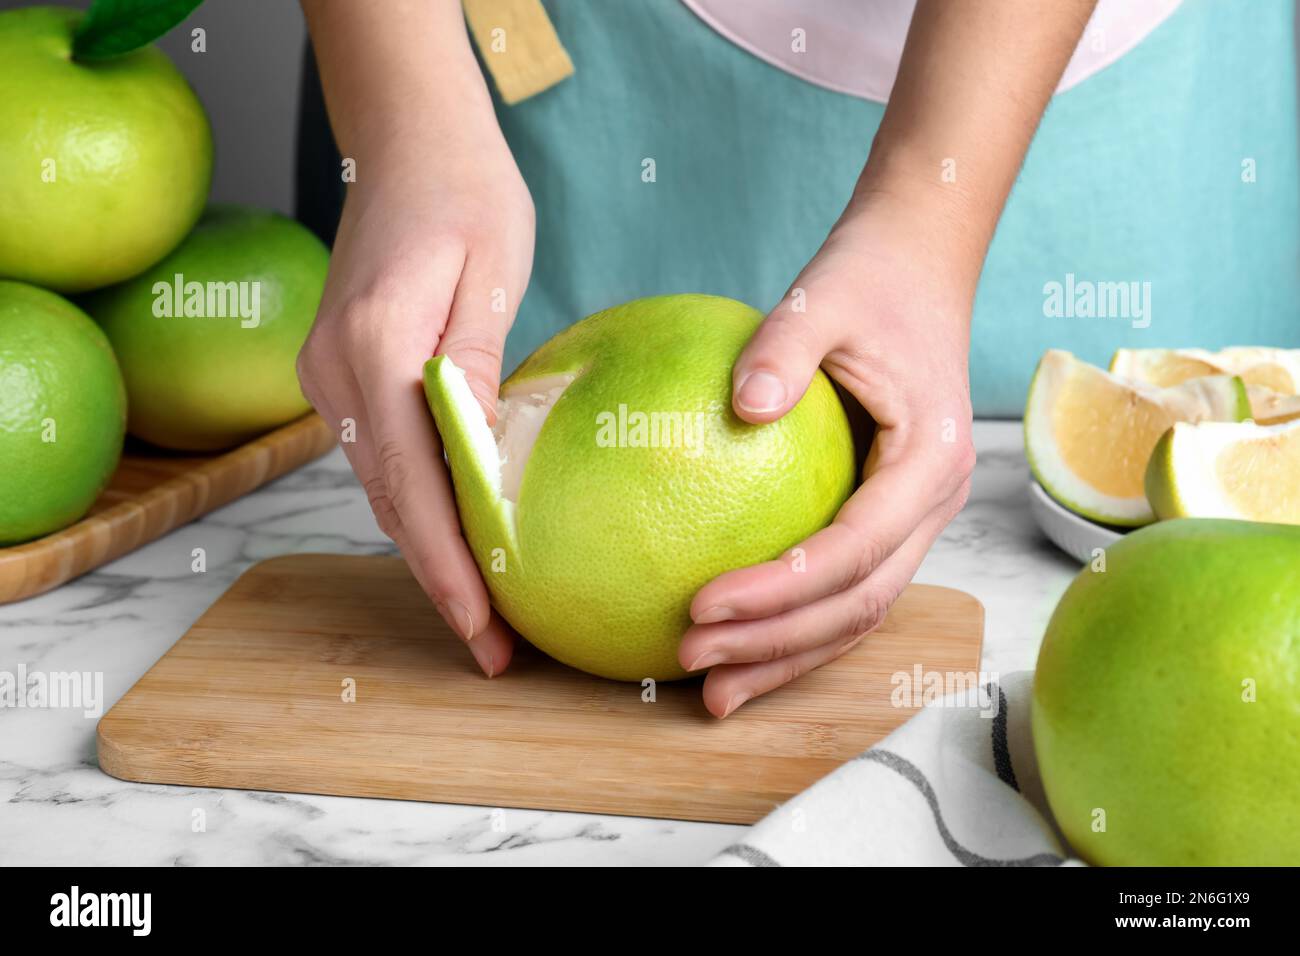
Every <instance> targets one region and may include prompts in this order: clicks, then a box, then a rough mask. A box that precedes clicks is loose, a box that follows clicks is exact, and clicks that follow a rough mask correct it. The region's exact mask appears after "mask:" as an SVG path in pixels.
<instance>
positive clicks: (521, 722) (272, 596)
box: [98, 554, 984, 823]
mask: <svg viewBox="0 0 1300 956" xmlns="http://www.w3.org/2000/svg"><path fill="white" fill-rule="evenodd" d="M983 626H984V609H983V607H981V605H980V603H979V602H978V601H976V600H975V599H974V598H973V597H971V596H970V595H968V594H965V593H963V592H961V591H954V590H951V589H949V588H940V587H933V586H929V585H917V584H914V585H912V586H911V587H909V588H908V589H907V590H906V592H905V593H904V594H903V596H902V598H901V599H900V600H899V601H898V603H897V604H896V605H895V606H894V608H893V610H892V611H891V612H890V615H889V620H888V621H887V622H886V623H885V625H884V626H883V627H882V628H881V629H880V630H879V631H878V632H877V633H875V634H873V635H872V636H871V637H869V638H868V639H867V640H865V641H863V642H862V644H860V645H859V646H858V647H857V648H855V649H854V650H853V651H851V652H849V653H848V654H846V655H845V656H844V657H842V658H840V659H839V660H837V661H835V662H834V663H832V664H830V665H828V666H826V667H823V668H821V669H820V670H817V671H815V672H813V673H811V674H808V675H805V676H804V677H802V678H800V679H799V680H797V681H796V682H794V683H793V684H791V685H789V686H787V687H785V688H783V689H781V690H779V691H777V692H775V693H772V694H769V695H767V696H765V697H762V698H760V699H758V700H756V701H752V702H751V703H749V704H747V705H746V706H744V707H743V708H741V709H740V710H739V711H737V712H736V713H735V714H734V715H732V716H731V717H729V718H728V719H727V720H724V721H719V720H716V719H714V718H713V717H711V716H709V715H708V714H707V712H706V711H705V710H704V707H703V704H702V703H701V701H700V680H699V679H695V680H688V681H682V682H678V683H669V684H660V685H659V686H658V687H657V689H656V698H657V699H656V701H655V702H653V703H646V702H643V700H642V688H641V687H640V686H639V685H637V684H625V683H617V682H614V681H607V680H602V679H600V678H596V677H591V676H589V675H586V674H583V673H580V672H579V671H575V670H572V669H570V668H567V667H565V666H563V665H561V664H557V663H555V662H554V661H552V660H550V659H549V658H546V657H544V656H543V655H541V654H540V653H539V652H537V651H535V650H533V649H532V648H531V647H528V646H521V647H520V648H519V650H518V651H517V653H516V657H515V660H514V662H513V663H512V665H511V666H510V668H509V669H508V670H507V671H506V672H505V673H504V674H503V675H501V676H500V677H497V678H495V679H494V680H487V679H486V678H484V677H483V676H482V674H480V672H479V671H478V668H477V667H476V666H475V664H474V662H473V660H472V659H471V658H470V655H469V653H468V652H467V651H466V650H465V648H464V647H462V646H461V642H460V640H459V639H458V638H456V637H455V636H453V635H452V634H451V632H450V631H449V630H448V629H447V628H446V627H445V625H443V623H442V621H441V619H440V618H439V617H438V615H437V614H436V613H435V612H434V610H433V608H432V607H431V606H430V605H429V602H428V599H427V598H426V597H425V596H424V595H423V594H422V593H421V592H420V589H419V588H418V586H417V585H416V584H415V582H414V581H413V580H412V579H411V576H410V573H409V572H408V571H407V569H406V566H405V565H404V564H402V562H401V561H400V560H398V559H396V558H387V557H363V556H342V555H310V554H304V555H291V556H288V557H282V558H273V559H271V560H268V561H263V562H261V563H260V564H257V565H255V566H254V567H252V568H251V569H249V570H248V571H247V572H246V573H245V574H244V575H243V576H242V577H241V578H239V580H238V581H236V582H235V583H234V584H233V585H232V586H231V588H230V590H229V591H228V592H227V593H226V594H225V595H223V596H222V597H221V598H220V599H219V600H218V601H217V603H216V604H214V605H213V606H212V607H211V608H210V609H209V610H208V611H207V612H206V613H205V614H204V615H203V617H202V618H200V619H199V621H198V622H197V623H196V624H195V625H194V626H193V627H192V628H191V629H190V630H189V632H188V633H187V634H185V636H184V637H182V638H181V639H180V641H179V642H178V643H177V644H176V645H175V646H174V647H173V648H172V649H171V650H170V651H168V652H167V654H165V655H164V656H163V658H162V659H161V660H160V661H158V663H157V664H155V665H154V666H153V668H152V669H151V670H150V671H149V672H148V673H147V674H145V676H144V677H142V678H141V679H140V681H139V682H138V683H137V684H136V685H135V686H134V687H133V688H131V690H129V691H128V692H127V693H126V695H125V696H124V697H123V698H122V699H121V700H120V701H119V702H118V703H117V705H116V706H114V707H113V709H112V710H110V711H109V712H108V714H106V715H105V716H104V718H103V719H102V720H101V721H100V723H99V734H98V743H99V764H100V767H102V768H103V769H104V771H105V772H107V773H109V774H111V775H113V776H114V777H119V778H121V779H123V780H137V781H142V782H150V783H174V784H184V785H188V786H201V787H235V788H242V789H254V790H277V791H291V792H300V793H324V794H339V795H345V796H363V797H392V798H397V799H405V800H430V801H438V802H446V803H469V804H478V805H485V806H492V807H533V808H541V809H549V810H578V811H588V812H592V813H612V814H625V815H633V816H650V817H672V818H679V819H685V820H712V821H719V822H727V823H750V822H753V821H755V820H757V819H759V818H760V817H762V816H764V815H765V814H766V813H767V812H768V811H770V810H771V809H772V808H773V807H775V806H777V805H778V804H780V803H781V802H783V801H784V800H786V799H787V798H788V797H790V796H791V795H793V794H795V793H797V792H799V791H800V790H802V789H804V788H805V787H807V786H808V785H809V784H811V783H813V782H814V781H815V780H817V779H818V778H819V777H821V776H823V775H825V774H826V773H828V772H830V771H831V770H833V769H834V768H835V767H837V766H839V765H840V764H841V763H843V762H844V761H846V760H848V759H849V758H851V757H853V756H854V755H856V754H858V753H860V752H861V751H862V750H864V749H865V748H866V747H868V746H869V745H870V744H872V743H874V742H875V741H877V740H879V739H880V738H881V737H883V736H885V735H886V734H888V733H889V732H890V731H891V730H892V729H894V728H895V727H897V726H898V725H899V724H901V723H902V722H903V721H904V720H905V719H907V717H909V716H910V715H911V713H912V710H911V709H905V708H896V707H893V706H892V705H891V703H890V692H891V690H892V689H893V687H892V686H891V682H890V677H891V675H893V674H895V673H897V672H899V671H904V672H906V673H907V674H908V675H909V676H910V675H912V674H913V673H914V668H915V667H917V666H918V665H919V666H920V667H921V668H922V670H923V671H943V672H948V671H960V672H963V673H965V672H970V671H975V670H977V669H978V667H979V653H980V640H981V636H982V633H983ZM348 687H355V701H354V702H350V703H349V702H346V701H345V700H344V696H345V690H346V689H347V688H348Z"/></svg>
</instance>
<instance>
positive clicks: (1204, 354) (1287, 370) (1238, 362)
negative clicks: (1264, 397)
mask: <svg viewBox="0 0 1300 956" xmlns="http://www.w3.org/2000/svg"><path fill="white" fill-rule="evenodd" d="M1110 371H1111V374H1113V375H1118V376H1120V377H1121V378H1127V379H1130V380H1132V381H1135V382H1142V383H1144V384H1147V385H1158V386H1160V387H1161V388H1168V387H1169V386H1171V385H1178V384H1180V383H1182V382H1185V381H1187V380H1188V379H1192V378H1201V377H1204V376H1206V375H1239V376H1241V380H1242V381H1243V382H1245V383H1246V384H1247V385H1261V386H1264V387H1266V388H1269V389H1272V390H1273V391H1275V392H1278V393H1280V394H1282V395H1295V394H1296V393H1297V392H1300V349H1275V348H1267V347H1264V346H1255V345H1238V346H1233V347H1231V348H1226V349H1221V350H1220V351H1218V352H1210V351H1207V350H1206V349H1119V350H1117V351H1116V352H1115V354H1114V356H1113V357H1112V358H1111V360H1110Z"/></svg>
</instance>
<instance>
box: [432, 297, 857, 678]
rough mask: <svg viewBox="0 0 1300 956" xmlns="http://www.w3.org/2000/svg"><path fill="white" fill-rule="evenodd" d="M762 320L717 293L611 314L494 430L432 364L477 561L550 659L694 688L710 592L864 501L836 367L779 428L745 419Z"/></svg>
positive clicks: (499, 602)
mask: <svg viewBox="0 0 1300 956" xmlns="http://www.w3.org/2000/svg"><path fill="white" fill-rule="evenodd" d="M761 320H762V315H761V314H760V313H759V312H757V311H756V310H754V309H752V308H750V307H749V306H746V305H743V304H741V303H739V302H735V301H732V300H730V299H724V298H718V297H714V296H704V295H674V296H662V297H657V298H650V299H640V300H638V301H635V302H630V303H627V304H626V305H622V306H618V307H616V308H612V309H608V310H606V311H604V312H599V313H597V314H595V315H593V316H590V317H589V318H587V319H585V320H583V321H582V322H579V323H578V324H576V325H574V326H573V327H572V328H570V329H568V330H567V331H565V332H562V333H561V334H560V335H558V336H556V337H555V338H554V339H552V340H551V341H550V342H548V343H547V344H545V345H544V346H542V347H541V348H540V349H539V350H538V351H537V352H535V353H534V354H533V355H532V356H531V357H529V358H528V359H527V360H526V361H525V362H524V363H523V364H522V365H521V366H520V367H519V369H518V370H517V371H516V372H515V373H514V374H513V375H511V376H510V378H509V379H507V380H506V382H505V383H504V384H503V385H502V388H501V403H500V406H499V409H498V414H499V418H498V423H497V427H496V429H495V432H496V434H495V435H494V433H493V430H490V429H489V428H488V426H487V422H486V419H485V417H484V415H483V411H482V408H481V407H480V406H479V404H478V402H477V400H476V399H475V398H474V396H473V394H472V393H471V392H470V389H469V386H468V384H467V383H466V381H465V378H464V375H463V374H461V372H460V370H459V369H457V368H456V367H455V366H454V365H453V364H452V362H451V361H450V360H449V359H447V358H446V357H443V356H439V357H437V358H434V359H432V360H431V361H430V362H429V363H428V364H427V365H426V366H425V391H426V393H427V395H428V399H429V405H430V407H431V409H432V410H433V414H434V418H435V419H436V420H437V424H438V429H439V431H440V432H441V434H442V437H443V441H444V444H445V447H446V451H447V457H448V460H449V462H450V464H451V472H452V478H453V481H454V483H455V488H456V497H457V502H458V505H459V509H460V515H461V522H462V524H463V526H464V531H465V535H466V538H467V539H468V541H469V544H470V548H471V550H472V551H473V552H474V555H475V558H476V559H477V561H478V564H479V568H480V570H481V571H482V572H483V577H484V579H485V580H486V581H487V584H488V587H489V589H490V591H491V593H492V597H493V601H494V604H495V606H496V607H497V609H498V610H499V611H500V613H501V614H502V615H503V616H504V617H505V618H506V620H508V621H509V622H510V624H511V625H512V626H513V627H514V628H515V629H516V630H518V631H519V632H520V633H521V634H522V635H523V636H524V637H526V638H527V639H528V640H529V641H531V642H532V643H533V644H535V645H536V646H537V647H539V648H540V649H541V650H543V651H545V652H546V653H548V654H550V655H551V656H553V657H555V658H557V659H558V660H560V661H563V662H564V663H566V664H569V665H571V666H573V667H577V668H580V669H581V670H584V671H588V672H590V673H593V674H598V675H601V676H604V677H610V678H615V679H618V680H642V679H644V678H653V679H656V680H669V679H674V678H679V677H683V676H685V674H686V672H685V671H684V670H683V669H682V667H681V665H680V663H679V662H678V660H677V647H678V644H679V642H680V640H681V637H682V634H683V633H684V632H685V631H686V629H687V628H688V627H689V626H690V617H689V607H690V602H691V599H692V598H693V597H694V595H695V593H696V592H697V591H698V590H699V589H700V588H701V587H702V586H703V585H704V584H706V583H707V582H708V581H710V580H712V579H713V578H715V577H717V576H718V575H719V574H722V573H723V572H725V571H729V570H732V569H734V568H738V567H742V566H746V565H751V564H757V563H759V562H762V561H768V560H771V559H774V558H777V557H779V556H780V555H781V554H782V553H783V552H784V551H785V550H786V549H788V548H790V547H792V546H794V545H796V544H798V543H799V542H800V541H802V540H803V539H804V538H806V537H808V536H809V535H811V534H813V533H814V532H816V531H818V530H819V529H821V528H823V527H825V526H826V525H827V524H828V523H829V522H830V521H831V519H832V518H833V517H834V516H835V513H836V512H837V511H838V510H839V508H840V506H841V505H842V504H843V503H844V501H845V499H846V498H847V497H848V496H849V494H850V493H851V492H852V490H853V486H854V480H855V473H854V455H853V440H852V437H851V436H850V432H849V423H848V418H847V415H846V414H845V411H844V407H843V406H842V405H841V404H840V401H839V398H838V397H837V396H836V394H835V391H834V388H833V387H832V386H831V383H830V381H829V379H827V378H826V376H825V375H824V374H822V373H821V372H818V373H817V375H816V377H815V378H814V380H813V382H812V385H811V386H810V387H809V388H808V391H807V392H806V394H805V395H804V396H803V398H802V399H801V400H800V402H799V404H798V405H797V406H796V407H795V408H794V409H793V410H791V412H790V413H789V414H787V415H785V416H784V417H783V418H781V419H780V420H779V421H776V422H773V423H771V424H766V425H752V424H748V423H746V422H744V421H743V420H741V419H740V418H739V417H738V416H737V415H736V414H735V413H734V411H733V410H732V406H731V388H732V379H731V369H732V365H733V364H734V363H735V361H736V359H737V357H739V355H740V353H741V350H742V349H743V348H744V347H745V344H746V343H747V342H748V341H749V339H750V337H751V336H752V335H753V333H754V330H755V329H756V328H757V327H758V325H759V322H760V321H761Z"/></svg>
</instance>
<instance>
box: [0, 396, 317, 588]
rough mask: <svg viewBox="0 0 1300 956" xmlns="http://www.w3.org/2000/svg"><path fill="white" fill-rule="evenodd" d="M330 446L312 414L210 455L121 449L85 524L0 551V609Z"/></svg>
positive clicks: (121, 552) (190, 518)
mask: <svg viewBox="0 0 1300 956" xmlns="http://www.w3.org/2000/svg"><path fill="white" fill-rule="evenodd" d="M333 445H334V434H333V433H332V432H331V431H330V428H329V426H328V425H326V424H325V422H324V421H323V420H322V419H321V417H320V416H319V415H317V414H315V413H314V412H312V413H309V414H307V415H305V416H303V417H302V418H300V419H298V420H297V421H294V422H290V423H289V424H288V425H285V426H283V427H281V428H277V429H275V431H272V432H268V433H267V434H265V435H263V436H262V437H260V438H256V439H254V440H253V441H251V442H248V443H247V444H244V445H240V446H239V447H238V448H233V449H231V450H230V451H226V452H220V453H218V454H213V455H184V454H174V453H169V452H166V451H163V450H162V449H157V448H149V447H147V446H143V445H138V444H135V443H128V445H127V449H126V451H125V452H123V454H122V460H121V462H120V463H119V464H118V466H117V471H115V472H114V473H113V477H112V479H111V480H110V481H109V484H108V487H107V488H105V489H104V492H103V494H101V495H100V496H99V498H98V499H97V500H96V501H95V503H94V505H92V506H91V509H90V511H89V512H88V513H87V514H86V516H85V517H84V518H82V519H81V520H80V521H78V522H77V523H76V524H73V525H69V526H68V527H66V528H64V529H63V530H62V531H57V532H55V533H54V534H50V535H46V536H45V537H43V538H37V539H36V540H35V541H29V542H27V543H26V544H20V545H15V546H13V547H8V548H0V604H5V603H8V602H10V601H21V600H22V599H23V598H28V597H32V596H33V595H35V594H41V593H42V592H45V591H48V590H50V589H51V588H55V587H58V586H59V585H60V584H62V583H63V582H64V581H69V580H71V579H72V578H75V577H77V576H78V575H82V574H85V573H86V572H87V571H93V570H94V569H95V568H98V567H100V566H101V565H104V564H107V563H108V562H109V561H112V560H114V559H116V558H120V557H121V556H122V555H124V554H126V553H127V552H128V551H133V550H135V549H136V548H138V547H140V546H141V545H145V544H148V543H149V542H150V541H153V540H154V539H155V538H159V537H162V536H163V535H164V534H166V533H167V532H168V531H171V530H172V529H173V528H178V527H180V526H181V525H183V524H185V523H186V522H189V521H193V520H194V519H195V518H198V517H200V516H201V515H205V514H207V513H208V512H209V511H212V510H213V509H215V508H220V507H221V506H222V505H224V504H228V503H229V502H231V501H234V500H235V499H236V498H238V497H239V496H240V495H246V494H248V493H249V492H250V491H252V490H253V489H254V488H258V487H260V486H262V485H264V484H266V482H268V481H272V480H274V479H276V478H279V477H280V476H281V475H283V474H284V473H285V472H288V471H292V470H293V469H294V468H297V467H298V466H299V465H302V464H305V463H306V462H309V461H311V460H312V459H313V458H319V457H320V456H321V455H323V454H325V452H327V451H329V449H330V448H331V447H332V446H333Z"/></svg>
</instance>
